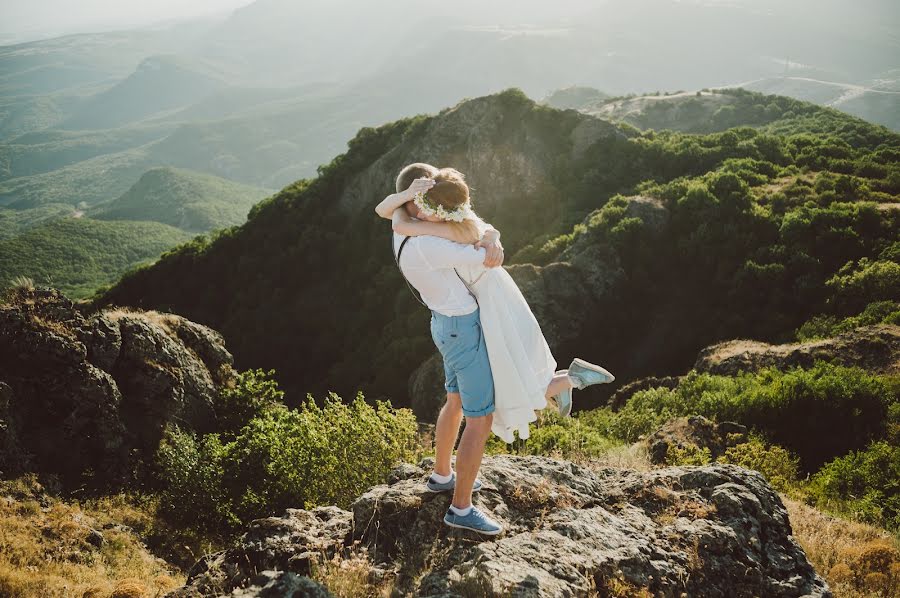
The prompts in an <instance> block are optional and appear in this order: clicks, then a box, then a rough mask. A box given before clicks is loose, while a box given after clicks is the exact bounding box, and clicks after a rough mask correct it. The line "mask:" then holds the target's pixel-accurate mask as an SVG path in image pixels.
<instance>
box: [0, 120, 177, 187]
mask: <svg viewBox="0 0 900 598" xmlns="http://www.w3.org/2000/svg"><path fill="white" fill-rule="evenodd" d="M175 126H176V125H174V124H170V123H164V122H163V123H153V124H147V125H134V126H127V127H118V128H115V129H103V130H98V131H63V130H59V129H48V130H43V131H34V132H31V133H26V134H24V135H20V136H18V137H16V138H15V139H12V140H11V141H9V142H8V143H5V144H3V145H0V181H6V180H9V179H16V178H22V177H29V176H32V175H39V174H44V173H50V172H53V171H54V170H58V169H62V168H65V167H66V166H69V165H72V164H77V163H78V162H83V161H85V160H90V159H92V158H97V157H102V156H111V155H114V154H116V153H119V152H124V151H128V150H131V149H132V148H136V147H140V146H142V145H144V144H146V143H149V142H152V141H155V140H158V139H160V138H162V137H164V136H165V135H166V134H168V133H170V132H171V131H172V130H174V128H175Z"/></svg>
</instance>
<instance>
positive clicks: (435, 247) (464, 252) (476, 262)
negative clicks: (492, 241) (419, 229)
mask: <svg viewBox="0 0 900 598" xmlns="http://www.w3.org/2000/svg"><path fill="white" fill-rule="evenodd" d="M419 239H420V240H419V242H418V243H417V244H416V247H417V248H418V249H419V252H420V253H421V255H422V259H423V260H425V263H426V264H428V266H429V267H430V268H432V269H433V270H438V269H442V268H456V267H460V266H480V265H481V264H483V263H484V259H485V257H486V256H487V251H486V250H485V249H476V248H475V246H474V245H463V244H461V243H454V242H453V241H448V240H447V239H441V238H438V237H419Z"/></svg>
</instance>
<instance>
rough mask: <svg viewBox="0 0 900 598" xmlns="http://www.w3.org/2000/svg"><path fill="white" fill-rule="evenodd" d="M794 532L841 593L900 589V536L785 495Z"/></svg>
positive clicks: (859, 596) (857, 596) (853, 595)
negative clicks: (835, 514)
mask: <svg viewBox="0 0 900 598" xmlns="http://www.w3.org/2000/svg"><path fill="white" fill-rule="evenodd" d="M781 499H782V501H783V502H784V504H785V507H787V510H788V515H789V517H790V520H791V527H792V528H793V532H794V537H795V538H796V539H797V541H798V542H799V543H800V545H801V546H802V547H803V550H805V551H806V555H807V557H809V560H810V562H812V564H813V566H814V567H815V568H816V571H818V572H819V574H820V575H822V576H823V577H825V579H826V580H828V583H829V584H830V585H831V586H832V590H833V591H834V593H835V595H836V596H842V597H845V598H863V597H864V596H879V597H880V596H883V597H885V598H887V597H889V596H897V595H900V541H898V539H897V538H896V537H893V536H891V534H889V533H888V532H886V531H884V530H882V529H879V528H877V527H873V526H871V525H866V524H862V523H856V522H853V521H848V520H846V519H842V518H839V517H834V516H832V515H828V514H825V513H822V512H821V511H818V510H816V509H814V508H813V507H810V506H809V505H806V504H804V503H802V502H799V501H795V500H793V499H790V498H788V497H786V496H784V495H782V497H781Z"/></svg>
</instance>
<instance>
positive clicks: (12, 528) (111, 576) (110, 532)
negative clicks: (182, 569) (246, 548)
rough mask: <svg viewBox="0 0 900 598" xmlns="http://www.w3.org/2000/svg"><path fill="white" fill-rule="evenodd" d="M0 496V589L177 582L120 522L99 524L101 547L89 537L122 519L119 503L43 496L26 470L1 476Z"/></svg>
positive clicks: (74, 589)
mask: <svg viewBox="0 0 900 598" xmlns="http://www.w3.org/2000/svg"><path fill="white" fill-rule="evenodd" d="M0 496H3V497H4V498H0V596H4V597H9V598H18V597H22V598H25V597H29V598H30V597H33V596H41V597H47V598H55V597H60V598H62V597H70V596H77V597H82V596H88V597H92V598H112V597H116V598H139V597H140V598H152V597H157V596H162V595H163V594H165V593H166V592H168V591H170V590H172V589H174V588H176V587H178V586H180V585H182V584H183V583H184V580H185V578H184V576H183V575H182V574H180V573H178V572H175V571H173V569H172V568H170V567H169V566H167V565H166V563H165V562H163V561H162V560H161V559H158V558H156V557H154V556H153V555H152V554H150V552H149V551H148V550H147V548H146V547H145V546H144V545H143V543H142V542H141V540H140V539H139V538H138V537H137V535H136V534H135V533H133V532H132V531H130V530H129V529H127V528H120V529H116V528H110V529H104V530H102V534H103V542H102V544H101V545H100V546H95V545H94V544H92V543H91V542H90V541H89V535H90V533H91V530H92V529H101V528H102V527H103V526H104V524H107V523H113V522H116V519H118V517H119V516H121V517H122V519H123V520H124V521H118V522H119V523H125V524H126V525H127V521H128V519H129V514H128V512H127V511H126V510H125V509H111V510H110V511H108V512H104V511H102V510H98V509H96V508H95V507H94V508H92V507H88V506H81V505H79V504H78V503H65V502H62V501H59V500H56V499H54V498H50V497H47V496H43V497H42V496H41V488H40V485H39V484H38V483H37V481H36V479H35V478H34V477H33V476H25V477H22V478H19V479H17V480H13V481H10V482H3V483H2V485H0ZM38 499H40V501H39V500H38ZM41 502H43V503H44V505H45V506H42V504H41ZM135 517H138V515H137V514H135V513H132V514H131V518H132V519H133V518H135Z"/></svg>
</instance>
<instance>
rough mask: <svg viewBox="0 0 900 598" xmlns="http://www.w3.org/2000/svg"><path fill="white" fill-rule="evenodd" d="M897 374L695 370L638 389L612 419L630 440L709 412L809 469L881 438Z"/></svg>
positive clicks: (830, 369) (899, 380)
mask: <svg viewBox="0 0 900 598" xmlns="http://www.w3.org/2000/svg"><path fill="white" fill-rule="evenodd" d="M898 388H900V377H898V376H888V375H877V374H871V373H869V372H867V371H865V370H863V369H861V368H855V367H851V368H848V367H842V366H836V365H831V364H828V363H825V362H821V361H820V362H816V364H815V365H814V366H813V367H812V368H810V369H802V368H794V369H791V370H788V371H784V372H782V371H780V370H778V369H776V368H774V367H772V368H767V369H763V370H761V371H759V372H756V373H741V374H740V375H738V376H734V377H728V376H714V375H711V374H701V373H698V372H696V371H691V372H690V373H688V375H687V376H685V377H684V378H683V379H682V380H681V382H680V383H679V385H678V387H677V388H675V389H672V390H668V389H663V388H657V389H650V390H645V391H641V392H638V393H635V395H634V396H633V397H632V398H631V399H630V400H629V401H628V403H627V404H626V405H625V407H623V408H622V409H621V410H620V411H619V412H618V413H617V414H616V418H615V420H614V421H613V422H612V424H611V429H612V431H613V433H614V435H615V436H616V437H618V438H620V439H622V440H625V441H628V442H633V441H635V440H637V438H638V437H639V436H640V435H642V434H647V433H649V432H651V431H653V430H654V429H655V428H656V427H658V426H659V425H660V424H662V423H663V422H664V421H666V420H668V419H671V418H673V417H677V416H682V415H704V416H706V417H709V418H711V419H715V420H718V421H736V422H740V423H742V424H744V425H746V426H749V427H751V428H753V429H755V430H758V431H759V432H761V433H765V434H766V436H767V438H768V439H769V440H770V441H772V442H773V443H775V444H778V445H780V446H783V447H785V448H788V449H790V450H791V451H793V452H795V453H796V454H797V455H798V456H799V457H800V460H801V463H802V465H803V468H804V469H805V470H806V471H814V470H815V469H816V468H818V467H819V466H820V465H821V464H822V463H824V462H825V461H828V460H830V459H833V458H835V457H837V456H839V455H843V454H846V453H847V452H848V451H850V450H854V449H859V448H862V447H864V446H865V445H866V444H867V443H868V442H870V441H871V440H874V439H877V438H880V437H883V435H884V434H885V432H886V424H885V420H886V416H887V414H888V409H889V406H890V405H891V404H894V403H896V402H897V401H898V394H900V393H898Z"/></svg>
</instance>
